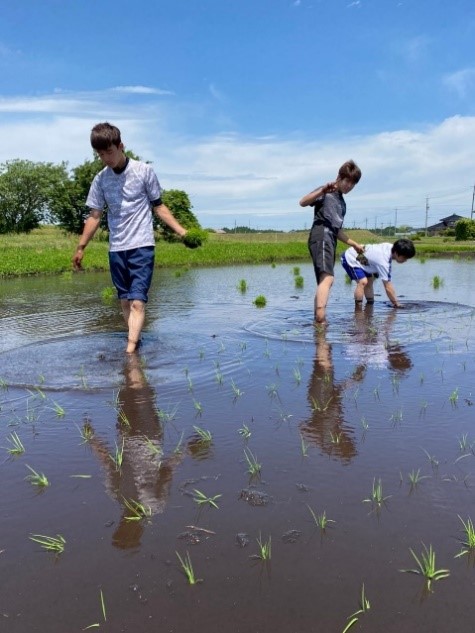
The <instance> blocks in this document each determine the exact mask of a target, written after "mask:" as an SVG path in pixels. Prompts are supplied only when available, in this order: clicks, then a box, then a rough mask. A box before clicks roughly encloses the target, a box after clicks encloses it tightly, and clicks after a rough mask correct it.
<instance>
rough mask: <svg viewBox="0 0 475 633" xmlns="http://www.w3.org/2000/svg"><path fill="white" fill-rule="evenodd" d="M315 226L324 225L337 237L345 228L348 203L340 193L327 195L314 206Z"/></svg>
mask: <svg viewBox="0 0 475 633" xmlns="http://www.w3.org/2000/svg"><path fill="white" fill-rule="evenodd" d="M313 210H314V218H313V226H318V225H323V226H325V227H326V228H328V229H330V230H331V232H332V233H333V234H334V235H335V236H336V234H337V233H338V231H339V230H340V229H341V227H342V226H343V220H344V217H345V214H346V202H345V199H344V198H343V195H342V194H341V193H340V192H335V193H326V194H325V195H324V196H322V197H321V198H318V199H317V200H316V201H315V204H314V205H313Z"/></svg>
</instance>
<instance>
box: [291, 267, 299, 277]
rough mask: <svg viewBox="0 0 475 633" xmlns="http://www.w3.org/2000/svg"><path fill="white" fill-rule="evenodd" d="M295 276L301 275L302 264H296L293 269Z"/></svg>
mask: <svg viewBox="0 0 475 633" xmlns="http://www.w3.org/2000/svg"><path fill="white" fill-rule="evenodd" d="M292 272H293V274H294V277H298V276H299V275H300V266H294V267H293V269H292Z"/></svg>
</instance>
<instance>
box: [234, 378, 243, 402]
mask: <svg viewBox="0 0 475 633" xmlns="http://www.w3.org/2000/svg"><path fill="white" fill-rule="evenodd" d="M231 388H232V390H233V396H234V399H235V400H237V399H238V398H240V397H241V396H242V395H244V391H242V390H241V389H239V387H238V386H237V385H236V384H235V382H234V380H233V379H232V378H231Z"/></svg>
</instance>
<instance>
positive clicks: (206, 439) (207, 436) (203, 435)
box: [193, 426, 213, 444]
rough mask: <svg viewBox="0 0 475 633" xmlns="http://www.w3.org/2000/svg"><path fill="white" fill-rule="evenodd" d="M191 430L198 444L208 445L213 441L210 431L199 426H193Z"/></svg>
mask: <svg viewBox="0 0 475 633" xmlns="http://www.w3.org/2000/svg"><path fill="white" fill-rule="evenodd" d="M193 429H194V430H195V433H196V434H197V435H198V437H199V439H200V442H202V443H203V444H209V443H210V442H212V441H213V435H212V434H211V431H208V430H206V429H202V428H201V427H200V426H193Z"/></svg>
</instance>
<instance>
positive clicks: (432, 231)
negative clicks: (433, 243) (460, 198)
mask: <svg viewBox="0 0 475 633" xmlns="http://www.w3.org/2000/svg"><path fill="white" fill-rule="evenodd" d="M467 219H468V218H464V217H463V216H461V215H457V214H456V213H452V215H448V216H447V217H446V218H441V220H440V222H438V223H437V224H433V225H432V226H428V227H427V233H428V234H429V235H437V233H441V232H442V231H445V229H453V228H455V223H456V222H458V221H459V220H467Z"/></svg>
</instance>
